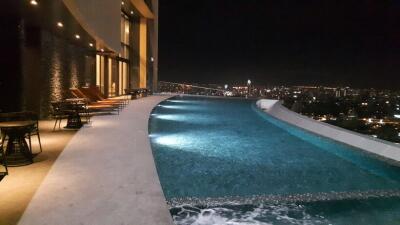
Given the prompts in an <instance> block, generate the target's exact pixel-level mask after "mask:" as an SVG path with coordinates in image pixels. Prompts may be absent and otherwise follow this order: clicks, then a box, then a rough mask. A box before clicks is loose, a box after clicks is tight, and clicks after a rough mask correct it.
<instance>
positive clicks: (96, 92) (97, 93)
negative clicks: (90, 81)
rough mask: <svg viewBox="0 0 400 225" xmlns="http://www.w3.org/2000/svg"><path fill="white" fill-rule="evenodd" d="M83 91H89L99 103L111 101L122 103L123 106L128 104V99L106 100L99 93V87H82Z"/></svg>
mask: <svg viewBox="0 0 400 225" xmlns="http://www.w3.org/2000/svg"><path fill="white" fill-rule="evenodd" d="M83 89H87V90H89V91H90V92H91V93H92V94H93V95H95V96H96V97H97V98H98V99H99V100H100V101H113V102H120V103H123V105H127V104H128V102H129V99H127V98H125V99H115V98H107V97H106V96H105V95H104V94H103V93H101V91H100V89H99V87H97V86H93V85H92V86H89V87H83Z"/></svg>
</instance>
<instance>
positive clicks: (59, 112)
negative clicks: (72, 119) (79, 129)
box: [50, 101, 67, 131]
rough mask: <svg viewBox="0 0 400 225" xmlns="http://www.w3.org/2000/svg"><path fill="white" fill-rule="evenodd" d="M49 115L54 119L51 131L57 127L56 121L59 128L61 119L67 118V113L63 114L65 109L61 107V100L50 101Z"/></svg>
mask: <svg viewBox="0 0 400 225" xmlns="http://www.w3.org/2000/svg"><path fill="white" fill-rule="evenodd" d="M50 104H51V113H50V114H51V116H52V117H53V118H54V119H56V122H55V123H54V127H53V131H54V130H55V129H56V127H57V122H58V129H61V122H62V120H63V119H65V118H67V115H66V114H65V111H64V109H63V102H62V101H58V102H51V103H50Z"/></svg>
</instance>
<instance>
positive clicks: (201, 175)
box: [149, 97, 400, 224]
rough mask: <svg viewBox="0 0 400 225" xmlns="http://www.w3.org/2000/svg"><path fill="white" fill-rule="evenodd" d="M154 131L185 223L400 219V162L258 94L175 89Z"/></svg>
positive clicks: (166, 185)
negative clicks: (260, 105) (329, 134)
mask: <svg viewBox="0 0 400 225" xmlns="http://www.w3.org/2000/svg"><path fill="white" fill-rule="evenodd" d="M149 130H150V140H151V145H152V149H153V154H154V158H155V161H156V166H157V171H158V174H159V177H160V181H161V185H162V187H163V191H164V194H165V196H166V198H167V199H168V200H169V201H170V202H171V204H172V208H171V213H172V215H173V216H174V220H175V222H176V223H177V224H382V223H384V224H399V223H400V215H399V216H398V215H397V214H396V211H397V210H399V209H400V201H398V197H393V196H398V193H399V192H398V190H400V168H398V167H396V166H392V165H390V164H388V163H386V162H383V161H380V160H377V159H375V158H373V157H371V156H368V155H366V154H364V153H362V152H361V151H359V150H355V149H352V148H350V147H348V146H345V145H342V144H339V143H336V142H334V141H331V140H328V139H326V138H322V137H319V136H316V135H314V134H311V133H308V132H305V131H303V130H301V129H299V128H296V127H293V126H291V125H288V124H286V123H284V122H282V121H279V120H277V119H275V118H273V117H271V116H268V115H267V114H265V113H263V112H261V111H259V110H258V109H257V108H256V107H255V102H254V101H252V100H238V99H218V98H201V97H175V98H172V99H169V100H167V101H164V102H162V103H160V105H158V106H157V107H156V108H155V109H154V110H153V112H152V115H151V119H150V122H149ZM376 222H379V223H376Z"/></svg>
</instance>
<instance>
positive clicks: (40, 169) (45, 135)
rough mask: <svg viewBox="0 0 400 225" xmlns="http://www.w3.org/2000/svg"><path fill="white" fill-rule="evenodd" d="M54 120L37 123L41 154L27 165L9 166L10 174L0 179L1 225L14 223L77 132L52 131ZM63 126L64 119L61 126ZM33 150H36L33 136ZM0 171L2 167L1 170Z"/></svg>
mask: <svg viewBox="0 0 400 225" xmlns="http://www.w3.org/2000/svg"><path fill="white" fill-rule="evenodd" d="M53 125H54V121H51V120H47V121H40V124H39V128H40V135H41V140H42V147H43V152H42V153H41V154H39V155H37V156H36V157H35V158H34V163H33V164H30V165H27V166H20V167H9V175H8V176H5V177H4V178H3V179H1V178H0V180H1V182H0V224H1V225H3V224H4V225H13V224H17V222H18V220H19V219H20V217H21V215H22V213H23V212H24V210H25V208H26V207H27V206H28V203H29V202H30V200H31V199H32V197H33V195H34V193H35V192H36V190H37V189H38V187H39V186H40V184H41V183H42V181H43V179H44V178H45V176H46V175H47V173H48V172H49V170H50V168H51V166H52V165H53V164H54V162H55V160H56V159H57V157H58V156H59V155H60V153H61V152H62V150H63V149H64V148H65V146H66V145H67V144H68V142H69V141H70V140H71V138H72V137H73V136H74V134H75V133H76V130H66V129H60V130H56V131H53ZM62 125H64V126H65V120H64V121H63V124H62ZM32 141H33V150H34V152H37V151H39V147H38V143H37V138H36V137H33V139H32ZM0 169H1V170H2V169H3V168H0Z"/></svg>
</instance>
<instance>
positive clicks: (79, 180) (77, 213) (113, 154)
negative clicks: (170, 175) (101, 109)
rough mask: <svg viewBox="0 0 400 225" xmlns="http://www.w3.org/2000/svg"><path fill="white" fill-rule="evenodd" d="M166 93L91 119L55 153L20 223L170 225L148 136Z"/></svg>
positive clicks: (23, 224)
mask: <svg viewBox="0 0 400 225" xmlns="http://www.w3.org/2000/svg"><path fill="white" fill-rule="evenodd" d="M169 97H170V96H150V97H146V98H141V99H138V100H134V101H131V103H130V104H129V105H128V106H127V107H126V108H125V109H124V110H123V111H122V112H121V113H120V115H119V116H116V115H107V116H98V117H94V118H92V123H91V124H90V126H85V127H84V128H82V129H80V130H79V131H78V133H77V134H76V135H75V136H74V137H73V138H72V140H71V141H70V142H69V143H68V145H67V147H66V148H65V149H64V151H63V152H62V153H61V155H60V156H59V157H58V159H57V161H56V162H55V163H54V165H53V167H52V169H51V170H50V172H49V173H48V175H47V176H46V178H45V179H44V181H43V183H42V184H41V186H40V187H39V189H38V190H37V192H36V194H35V195H34V197H33V199H32V201H31V202H30V203H29V205H28V207H27V209H26V210H25V212H24V214H23V216H22V218H21V220H20V221H19V224H21V225H33V224H35V225H36V224H41V225H46V224H49V225H53V224H57V225H63V224H66V225H67V224H68V225H75V224H76V225H78V224H79V225H92V224H96V225H102V224H104V225H105V224H107V225H108V224H118V225H123V224H125V225H128V224H140V225H147V224H148V225H170V224H173V222H172V218H171V215H170V213H169V210H168V207H167V204H166V201H165V197H164V194H163V192H162V189H161V185H160V181H159V179H158V174H157V171H156V167H155V163H154V159H153V155H152V151H151V147H150V143H149V139H148V118H149V116H150V112H151V110H152V109H153V107H154V106H155V105H157V104H158V103H159V102H161V101H163V100H165V99H167V98H169Z"/></svg>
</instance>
